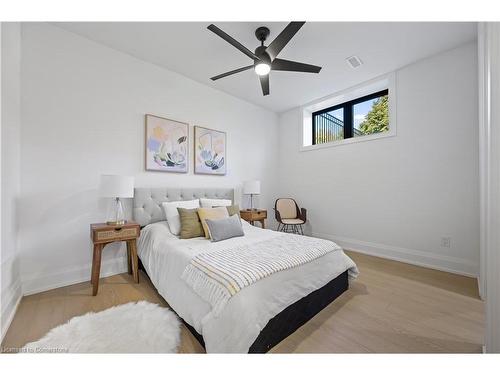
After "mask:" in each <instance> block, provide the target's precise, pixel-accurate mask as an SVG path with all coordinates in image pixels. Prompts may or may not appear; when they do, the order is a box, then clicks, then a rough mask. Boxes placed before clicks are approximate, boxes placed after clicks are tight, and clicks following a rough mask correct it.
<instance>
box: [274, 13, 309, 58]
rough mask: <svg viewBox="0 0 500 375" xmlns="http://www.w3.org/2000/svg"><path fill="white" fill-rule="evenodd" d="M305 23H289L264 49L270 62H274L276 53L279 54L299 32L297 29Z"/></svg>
mask: <svg viewBox="0 0 500 375" xmlns="http://www.w3.org/2000/svg"><path fill="white" fill-rule="evenodd" d="M304 24H305V22H290V23H289V24H288V25H287V26H286V27H285V28H284V29H283V31H282V32H281V33H280V35H278V36H277V37H276V39H274V40H273V41H272V42H271V44H270V45H269V46H268V47H267V48H266V52H267V54H268V55H269V57H270V58H271V60H274V59H275V58H276V56H278V53H280V52H281V50H282V49H283V48H284V47H285V46H286V45H287V44H288V42H289V41H290V39H292V38H293V36H294V35H295V34H296V33H297V31H299V29H300V28H301V27H302V26H304Z"/></svg>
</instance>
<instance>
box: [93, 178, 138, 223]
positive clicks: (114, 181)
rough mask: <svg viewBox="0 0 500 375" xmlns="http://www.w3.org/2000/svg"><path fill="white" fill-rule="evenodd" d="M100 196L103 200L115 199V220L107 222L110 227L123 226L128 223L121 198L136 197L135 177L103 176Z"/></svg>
mask: <svg viewBox="0 0 500 375" xmlns="http://www.w3.org/2000/svg"><path fill="white" fill-rule="evenodd" d="M99 191H100V195H101V197H103V198H113V199H114V200H115V207H114V212H113V219H112V220H111V221H107V222H106V224H108V225H123V224H125V223H126V222H127V221H126V220H125V216H124V213H123V205H122V201H121V200H120V198H133V197H134V177H131V176H117V175H109V174H107V175H101V183H100V186H99Z"/></svg>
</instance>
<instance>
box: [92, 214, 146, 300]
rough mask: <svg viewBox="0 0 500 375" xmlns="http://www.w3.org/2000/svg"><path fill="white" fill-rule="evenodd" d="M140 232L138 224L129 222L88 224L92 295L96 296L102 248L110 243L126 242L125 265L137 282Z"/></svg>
mask: <svg viewBox="0 0 500 375" xmlns="http://www.w3.org/2000/svg"><path fill="white" fill-rule="evenodd" d="M140 232H141V227H140V226H139V224H137V223H134V222H133V221H129V222H127V223H126V224H123V225H107V224H104V223H99V224H90V238H91V239H92V242H93V243H94V255H93V257H92V274H91V279H90V282H91V283H92V287H93V288H92V295H94V296H95V295H96V294H97V290H98V289H99V274H100V272H101V253H102V249H103V248H104V246H106V245H107V244H109V243H112V242H120V241H125V242H127V265H128V273H129V274H133V276H134V280H135V282H136V283H138V282H139V270H138V259H137V243H136V240H137V237H139V234H140Z"/></svg>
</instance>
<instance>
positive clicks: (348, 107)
mask: <svg viewBox="0 0 500 375" xmlns="http://www.w3.org/2000/svg"><path fill="white" fill-rule="evenodd" d="M386 95H389V89H385V90H381V91H377V92H374V93H373V94H369V95H365V96H362V97H359V98H356V99H353V100H349V101H347V102H344V103H341V104H337V105H334V106H332V107H328V108H325V109H321V110H319V111H316V112H313V113H312V144H313V145H315V144H316V116H318V115H321V114H323V113H327V112H331V111H335V110H337V109H341V108H342V109H343V115H344V138H343V139H349V138H353V134H354V116H353V110H354V105H356V104H359V103H362V102H365V101H367V100H370V99H376V98H381V97H383V96H386ZM347 124H349V126H347ZM333 142H338V141H333ZM325 143H332V142H324V143H319V144H325Z"/></svg>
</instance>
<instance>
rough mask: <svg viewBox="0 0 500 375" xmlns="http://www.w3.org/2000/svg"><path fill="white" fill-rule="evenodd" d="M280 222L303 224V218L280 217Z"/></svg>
mask: <svg viewBox="0 0 500 375" xmlns="http://www.w3.org/2000/svg"><path fill="white" fill-rule="evenodd" d="M281 222H282V223H283V224H292V225H298V224H304V220H302V219H281Z"/></svg>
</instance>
